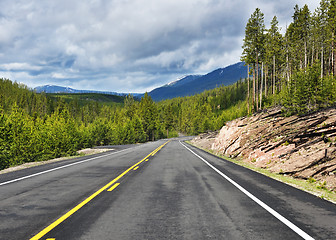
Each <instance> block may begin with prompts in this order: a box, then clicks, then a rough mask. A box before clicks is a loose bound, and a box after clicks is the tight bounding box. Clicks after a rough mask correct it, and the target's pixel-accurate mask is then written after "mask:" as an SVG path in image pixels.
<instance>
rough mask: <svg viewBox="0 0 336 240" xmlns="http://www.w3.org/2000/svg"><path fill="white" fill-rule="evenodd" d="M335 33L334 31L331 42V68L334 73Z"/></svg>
mask: <svg viewBox="0 0 336 240" xmlns="http://www.w3.org/2000/svg"><path fill="white" fill-rule="evenodd" d="M334 58H335V57H334V33H332V43H331V69H332V73H333V74H334V75H335V59H334Z"/></svg>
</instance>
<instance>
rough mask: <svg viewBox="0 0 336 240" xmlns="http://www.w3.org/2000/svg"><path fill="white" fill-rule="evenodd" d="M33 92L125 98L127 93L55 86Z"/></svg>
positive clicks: (35, 89)
mask: <svg viewBox="0 0 336 240" xmlns="http://www.w3.org/2000/svg"><path fill="white" fill-rule="evenodd" d="M34 91H35V92H37V93H41V92H45V93H98V94H107V95H117V96H125V95H128V93H117V92H108V91H95V90H77V89H73V88H70V87H62V86H56V85H43V86H38V87H36V88H34ZM132 95H133V96H139V95H142V94H139V93H132Z"/></svg>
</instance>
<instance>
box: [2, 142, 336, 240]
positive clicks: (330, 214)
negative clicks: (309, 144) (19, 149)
mask: <svg viewBox="0 0 336 240" xmlns="http://www.w3.org/2000/svg"><path fill="white" fill-rule="evenodd" d="M303 238H304V239H336V206H335V205H334V204H332V203H330V202H328V201H325V200H323V199H320V198H318V197H315V196H312V195H310V194H308V193H305V192H303V191H300V190H297V189H295V188H293V187H290V186H288V185H286V184H283V183H280V182H278V181H275V180H272V179H269V178H267V177H265V176H263V175H260V174H258V173H255V172H253V171H250V170H248V169H244V168H242V167H240V166H237V165H235V164H233V163H230V162H227V161H224V160H222V159H219V158H217V157H214V156H212V155H210V154H208V153H205V152H203V151H201V150H198V149H196V148H194V147H192V146H190V145H188V144H186V143H184V142H180V140H179V139H177V140H176V139H175V140H172V141H169V142H168V141H164V140H161V141H157V142H151V143H146V144H142V145H138V146H134V145H133V146H128V148H124V149H118V150H114V151H110V152H106V153H103V154H98V155H93V156H87V157H81V158H77V159H71V160H66V161H62V162H57V163H52V164H46V165H43V166H38V167H34V168H29V169H24V170H20V171H17V172H12V173H7V174H1V175H0V239H3V240H10V239H15V240H17V239H49V240H50V239H57V240H60V239H90V240H92V239H99V240H100V239H132V240H134V239H155V240H157V239H303Z"/></svg>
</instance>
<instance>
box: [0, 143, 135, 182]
mask: <svg viewBox="0 0 336 240" xmlns="http://www.w3.org/2000/svg"><path fill="white" fill-rule="evenodd" d="M129 149H131V148H127V149H123V150H120V151H118V152H113V153H109V154H106V155H102V156H97V157H93V158H89V159H85V160H82V161H79V162H74V163H70V164H67V165H64V166H60V167H57V168H52V169H49V170H45V171H42V172H38V173H34V174H31V175H28V176H24V177H20V178H16V179H13V180H9V181H7V182H2V183H0V186H3V185H6V184H9V183H13V182H18V181H21V180H24V179H27V178H31V177H35V176H38V175H42V174H45V173H49V172H53V171H56V170H59V169H62V168H67V167H71V166H73V165H77V164H80V163H84V162H89V161H92V160H94V159H97V158H102V157H106V156H110V155H113V154H117V153H121V152H124V151H126V150H129Z"/></svg>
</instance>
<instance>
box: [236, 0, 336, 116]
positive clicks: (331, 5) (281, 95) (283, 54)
mask: <svg viewBox="0 0 336 240" xmlns="http://www.w3.org/2000/svg"><path fill="white" fill-rule="evenodd" d="M335 37H336V1H335V0H321V2H320V6H319V7H318V8H317V9H316V10H315V11H314V12H311V10H309V8H308V6H307V5H304V6H303V7H302V8H299V6H298V5H295V7H294V13H293V22H292V23H290V24H289V25H288V27H287V28H286V29H285V34H284V35H283V34H281V33H280V29H279V26H278V20H277V17H276V16H274V17H273V19H272V21H271V23H270V28H269V29H266V28H265V23H264V14H263V13H262V12H261V10H260V9H259V8H257V9H256V10H255V12H254V13H253V14H252V15H251V17H250V18H249V20H248V22H247V24H246V29H245V38H244V45H243V54H242V57H241V60H243V61H245V62H246V64H247V66H248V69H249V70H248V71H249V76H250V77H249V78H248V82H249V84H248V86H249V88H248V99H249V101H248V111H249V112H251V111H257V110H259V109H261V108H263V107H265V106H269V105H270V104H274V105H281V106H284V108H285V109H286V112H287V113H289V114H292V113H300V114H301V113H306V112H311V111H315V110H317V109H319V108H323V107H327V106H330V105H332V104H334V102H335V100H336V79H335V77H334V76H335V74H336V49H335V47H336V45H335V44H336V39H335Z"/></svg>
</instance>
